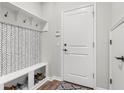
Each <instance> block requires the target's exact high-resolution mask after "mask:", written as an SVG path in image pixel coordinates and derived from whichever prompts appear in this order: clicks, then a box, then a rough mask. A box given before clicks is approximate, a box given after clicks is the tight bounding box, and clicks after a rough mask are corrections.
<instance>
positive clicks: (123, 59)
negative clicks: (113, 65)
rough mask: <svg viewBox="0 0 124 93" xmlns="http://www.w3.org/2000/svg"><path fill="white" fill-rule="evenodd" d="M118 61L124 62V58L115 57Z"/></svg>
mask: <svg viewBox="0 0 124 93" xmlns="http://www.w3.org/2000/svg"><path fill="white" fill-rule="evenodd" d="M115 58H116V59H117V60H121V61H122V62H124V56H121V57H115Z"/></svg>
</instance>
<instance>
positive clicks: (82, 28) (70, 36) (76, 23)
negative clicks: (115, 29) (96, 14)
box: [63, 7, 94, 87]
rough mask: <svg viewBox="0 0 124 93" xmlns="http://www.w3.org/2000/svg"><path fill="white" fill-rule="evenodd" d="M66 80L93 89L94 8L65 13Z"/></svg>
mask: <svg viewBox="0 0 124 93" xmlns="http://www.w3.org/2000/svg"><path fill="white" fill-rule="evenodd" d="M63 19H64V20H63V23H64V24H63V27H64V28H63V31H64V80H65V81H69V82H73V83H77V84H80V85H84V86H88V87H93V78H94V76H93V75H94V74H93V73H94V68H93V67H94V65H93V7H85V8H78V9H73V10H70V11H66V12H64V18H63Z"/></svg>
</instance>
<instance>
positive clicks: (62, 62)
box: [61, 3, 96, 89]
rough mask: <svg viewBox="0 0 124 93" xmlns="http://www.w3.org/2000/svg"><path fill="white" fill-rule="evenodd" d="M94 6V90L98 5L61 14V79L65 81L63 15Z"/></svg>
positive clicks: (93, 4) (88, 5)
mask: <svg viewBox="0 0 124 93" xmlns="http://www.w3.org/2000/svg"><path fill="white" fill-rule="evenodd" d="M90 6H92V7H93V14H94V16H93V17H94V18H93V22H94V23H93V25H94V27H93V39H94V40H93V41H94V42H93V45H94V48H93V62H94V87H93V88H94V89H95V88H96V3H92V4H84V5H81V6H80V7H76V8H71V9H68V10H63V11H62V14H61V79H62V80H64V60H63V59H64V51H63V43H64V36H63V35H64V33H63V31H64V30H63V25H64V22H63V19H64V18H63V14H64V12H65V11H70V10H74V9H78V8H85V7H90Z"/></svg>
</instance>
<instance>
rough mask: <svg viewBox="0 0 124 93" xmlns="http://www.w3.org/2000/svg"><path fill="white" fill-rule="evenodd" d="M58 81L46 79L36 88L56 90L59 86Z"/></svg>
mask: <svg viewBox="0 0 124 93" xmlns="http://www.w3.org/2000/svg"><path fill="white" fill-rule="evenodd" d="M59 84H60V81H58V80H53V81H47V82H46V83H45V84H43V85H42V86H41V87H39V88H38V89H37V90H56V89H57V87H58V86H59Z"/></svg>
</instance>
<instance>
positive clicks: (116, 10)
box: [112, 2, 124, 25]
mask: <svg viewBox="0 0 124 93" xmlns="http://www.w3.org/2000/svg"><path fill="white" fill-rule="evenodd" d="M122 17H124V3H123V2H120V3H118V2H116V3H112V25H113V24H115V23H116V22H117V21H118V20H120V19H121V18H122Z"/></svg>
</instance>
